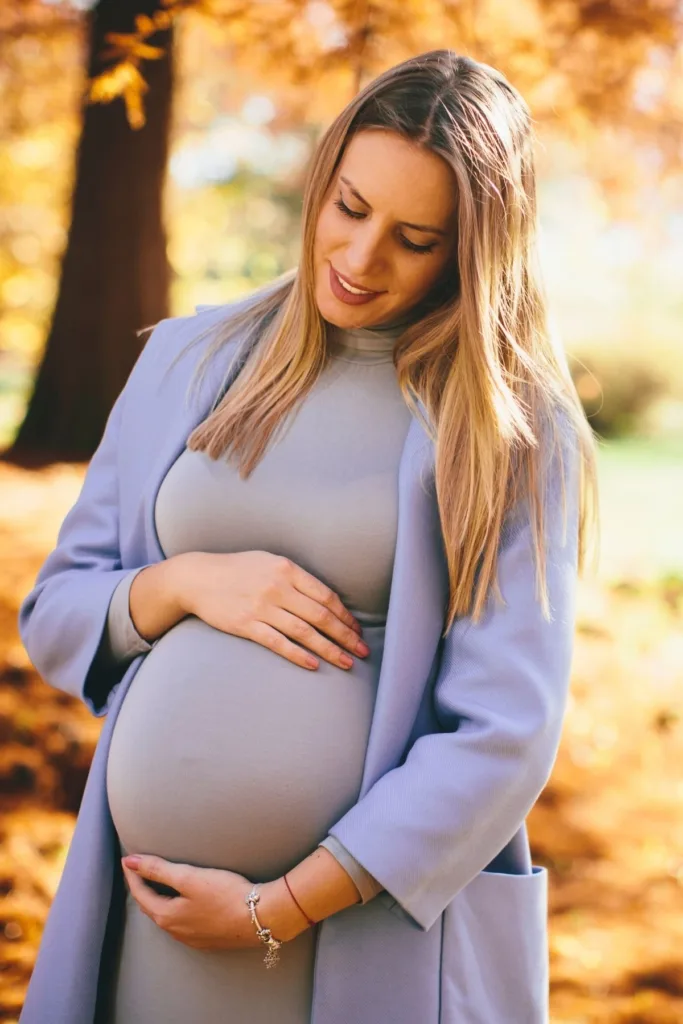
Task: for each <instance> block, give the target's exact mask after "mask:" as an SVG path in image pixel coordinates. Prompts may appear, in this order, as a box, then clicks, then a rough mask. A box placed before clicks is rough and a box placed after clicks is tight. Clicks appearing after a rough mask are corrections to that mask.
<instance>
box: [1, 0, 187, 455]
mask: <svg viewBox="0 0 683 1024" xmlns="http://www.w3.org/2000/svg"><path fill="white" fill-rule="evenodd" d="M158 6H159V4H158V0H100V2H99V3H98V5H97V6H96V8H95V9H94V11H93V13H92V15H91V16H90V17H91V22H90V57H89V73H90V75H93V74H96V73H97V71H98V70H100V69H101V65H100V63H99V58H98V54H99V53H100V52H101V50H102V49H103V47H104V45H106V44H105V43H104V34H105V33H106V32H112V31H117V32H128V31H131V30H132V29H133V25H134V21H133V19H134V16H135V15H136V14H151V13H153V12H154V11H155V10H156V9H157V8H158ZM149 42H150V43H152V44H154V45H159V46H162V47H163V48H164V49H165V50H166V55H165V56H164V57H163V58H162V59H160V60H157V61H150V62H148V63H146V64H145V67H144V74H145V78H146V81H147V82H148V84H149V86H150V88H149V91H148V92H147V93H146V94H145V98H144V103H145V114H146V119H147V123H146V124H145V126H144V127H143V128H141V129H138V130H133V129H132V128H130V127H129V125H128V122H127V120H126V112H125V106H124V103H123V100H122V99H116V100H115V101H114V102H112V103H107V104H96V105H92V106H86V107H85V109H84V114H83V130H82V134H81V138H80V144H79V147H78V153H77V158H76V174H75V186H74V192H73V209H72V219H71V227H70V231H69V238H68V243H67V248H66V253H65V255H64V259H63V262H62V268H61V280H60V288H59V296H58V299H57V303H56V306H55V310H54V315H53V320H52V325H51V329H50V332H49V336H48V339H47V344H46V347H45V353H44V356H43V360H42V363H41V366H40V369H39V371H38V375H37V378H36V382H35V386H34V391H33V395H32V397H31V400H30V402H29V406H28V411H27V413H26V418H25V419H24V422H23V423H22V425H21V427H20V429H19V433H18V435H17V437H16V440H15V441H14V444H13V445H12V447H11V448H10V450H9V451H8V453H7V454H6V456H5V458H7V459H9V460H11V461H13V462H20V463H23V464H32V465H35V464H41V463H42V464H44V463H47V462H53V461H80V460H86V459H89V458H90V456H91V455H92V453H93V452H94V450H95V448H96V447H97V445H98V443H99V440H100V438H101V436H102V432H103V430H104V425H105V422H106V419H107V416H108V414H109V411H110V409H111V407H112V405H113V403H114V400H115V399H116V397H117V395H118V393H119V392H120V390H121V388H122V387H123V385H124V384H125V382H126V379H127V377H128V374H129V373H130V370H131V368H132V366H133V364H134V362H135V360H136V358H137V356H138V354H139V352H140V350H141V348H142V345H143V344H144V338H138V337H137V335H136V331H137V330H139V329H140V328H141V327H145V326H147V325H149V324H153V323H155V322H156V321H157V320H160V319H162V318H163V317H165V316H168V301H169V280H170V269H169V265H168V259H167V254H166V233H165V229H164V225H163V219H162V211H163V185H164V178H165V173H166V165H167V158H168V148H169V135H170V123H171V102H172V85H173V54H172V32H171V31H169V32H163V33H158V34H157V35H156V36H154V37H152V38H150V40H149Z"/></svg>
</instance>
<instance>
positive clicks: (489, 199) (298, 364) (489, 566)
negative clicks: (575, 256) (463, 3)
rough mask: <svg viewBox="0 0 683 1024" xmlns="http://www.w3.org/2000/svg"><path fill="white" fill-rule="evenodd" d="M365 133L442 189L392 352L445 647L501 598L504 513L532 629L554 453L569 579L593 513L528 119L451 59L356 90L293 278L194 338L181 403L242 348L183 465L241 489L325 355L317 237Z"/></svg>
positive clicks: (318, 156) (328, 137) (316, 169)
mask: <svg viewBox="0 0 683 1024" xmlns="http://www.w3.org/2000/svg"><path fill="white" fill-rule="evenodd" d="M375 129H382V130H390V131H393V132H397V133H398V134H399V135H401V136H402V137H404V138H406V139H408V140H410V141H412V142H413V143H415V144H417V145H419V146H421V147H424V148H425V149H427V150H431V151H432V152H434V153H437V154H438V155H439V156H441V157H442V158H443V159H444V160H445V161H446V162H447V163H448V164H449V166H450V167H451V168H452V169H453V172H454V174H455V178H456V182H457V200H456V201H457V234H458V237H457V265H453V266H452V267H450V268H448V270H449V273H448V276H447V277H446V278H445V279H444V280H443V281H440V282H439V283H438V286H437V287H435V291H434V293H433V294H432V295H431V296H429V297H428V298H429V301H428V302H427V303H426V305H425V308H424V310H422V315H420V317H419V319H418V320H417V321H415V322H412V323H410V325H409V326H408V327H406V329H405V330H404V331H403V332H402V334H401V335H400V337H399V339H398V340H397V342H396V344H395V349H394V363H395V367H396V373H397V380H398V383H399V385H400V387H401V390H402V392H403V395H404V398H405V400H406V402H407V403H408V405H409V407H410V408H411V410H412V411H413V413H414V415H416V416H418V417H419V419H420V421H421V422H422V423H423V425H424V427H425V429H426V430H427V432H428V434H429V436H430V437H431V439H432V440H433V442H434V446H435V463H434V482H435V490H436V497H437V502H438V509H439V519H440V524H441V531H442V536H443V541H444V550H445V556H446V561H447V565H448V574H449V581H450V596H449V606H448V609H447V616H446V628H445V631H444V635H445V633H447V632H448V630H449V629H450V627H451V625H452V623H453V621H454V620H455V618H456V617H457V616H461V615H464V614H471V615H472V616H473V618H474V619H475V621H476V620H477V619H478V618H479V617H480V615H481V614H482V612H483V610H484V607H485V604H486V601H487V598H488V595H489V593H490V592H492V591H493V592H495V593H496V595H497V596H498V597H500V591H499V589H498V584H497V580H496V568H497V558H498V552H499V548H500V542H501V531H502V530H503V528H504V524H505V522H506V517H507V515H508V513H510V512H511V511H512V509H513V508H514V507H517V503H518V502H519V501H520V500H524V501H525V502H526V503H527V504H528V507H529V518H530V522H531V528H532V536H533V547H534V553H535V563H536V570H537V596H538V599H539V600H540V602H541V605H542V608H543V612H544V614H545V615H546V617H548V616H549V608H548V595H547V586H546V579H545V575H546V573H545V569H546V558H545V555H546V552H545V547H546V545H545V531H544V509H545V507H546V502H545V495H546V485H547V475H548V473H549V471H550V466H551V465H552V464H555V465H557V464H558V462H559V466H560V472H561V480H562V485H561V489H562V492H563V507H564V518H565V531H566V501H565V495H564V469H563V468H562V467H563V465H564V459H565V457H566V455H567V452H568V445H569V454H570V456H571V458H572V460H573V461H574V464H576V460H577V458H578V467H579V472H578V491H579V494H578V500H579V524H578V528H579V542H578V546H579V567H581V566H582V565H583V563H584V559H585V554H586V536H587V529H588V526H589V525H590V524H589V519H594V517H595V508H596V501H595V489H596V482H595V480H596V477H595V454H594V439H593V434H592V431H591V429H590V427H589V425H588V423H587V421H586V418H585V415H584V413H583V409H582V407H581V404H580V401H579V399H578V396H577V393H576V390H575V388H574V385H573V383H572V379H571V375H570V373H569V370H568V368H567V363H566V358H565V356H564V354H563V352H562V350H561V347H560V346H559V345H557V344H556V342H555V340H554V336H553V331H552V330H551V328H550V326H549V323H548V313H547V309H546V305H547V304H546V298H545V295H544V291H543V285H542V279H541V273H540V267H539V261H538V253H537V209H536V178H535V167H534V157H533V133H532V119H531V115H530V113H529V110H528V107H527V105H526V103H525V101H524V100H523V98H522V97H521V95H520V94H519V93H518V92H517V90H516V89H515V88H514V87H513V86H512V85H510V83H509V82H508V81H507V80H506V79H505V77H504V76H503V75H502V74H501V73H500V72H499V71H497V70H495V69H494V68H492V67H489V66H488V65H486V64H482V63H479V62H478V61H475V60H472V59H471V58H469V57H464V56H460V55H458V54H456V53H454V52H453V51H452V50H434V51H431V52H429V53H424V54H421V55H419V56H417V57H413V58H411V59H410V60H406V61H404V62H403V63H401V64H398V65H397V66H395V67H392V68H390V69H389V70H388V71H386V72H384V73H383V74H381V75H379V77H377V78H376V79H375V80H374V81H372V82H370V83H369V84H368V85H367V86H366V87H365V88H364V89H363V90H362V91H361V92H359V94H358V95H357V96H356V97H355V98H354V99H353V100H352V101H351V102H350V103H349V104H348V106H346V107H345V108H344V110H342V112H341V113H340V114H339V115H338V117H337V118H336V119H335V120H334V122H333V123H332V124H331V125H330V127H329V128H328V129H327V130H326V132H325V133H324V135H323V136H322V138H321V140H320V142H319V144H318V146H317V149H316V152H315V154H314V159H313V160H312V163H311V165H310V167H309V170H308V176H307V181H306V185H305V190H304V197H303V217H302V252H301V259H300V263H299V265H298V267H296V268H295V269H294V270H292V271H288V272H287V273H286V274H284V275H282V276H281V277H280V278H278V279H277V280H275V281H274V282H271V284H269V286H268V287H267V288H265V289H261V290H259V291H258V292H256V293H253V294H252V295H251V296H250V297H249V301H247V302H246V303H244V304H240V306H239V308H238V310H237V312H236V313H235V312H234V311H233V312H232V313H231V315H230V316H229V317H228V318H227V319H226V320H224V321H222V322H221V323H219V324H218V327H217V328H216V326H215V325H214V326H213V327H211V328H210V330H213V331H215V332H216V337H215V338H214V339H213V340H212V341H211V342H210V344H209V345H208V346H207V349H206V352H205V353H204V356H203V358H202V359H201V361H200V363H199V365H198V367H197V372H196V374H195V378H194V381H193V384H194V385H196V384H197V383H198V382H199V381H200V380H201V379H202V378H203V376H204V373H205V370H206V367H207V363H208V361H209V360H211V359H212V358H213V357H214V356H215V355H216V353H217V352H218V351H219V350H220V349H221V348H222V347H223V346H224V345H225V344H226V343H227V342H228V341H230V340H231V339H233V338H234V337H235V336H236V335H239V334H242V335H243V336H244V344H245V346H246V348H245V349H242V350H241V351H246V352H247V356H246V359H245V361H244V365H243V367H242V368H241V370H240V371H239V374H238V376H237V378H236V380H235V382H234V383H233V384H232V386H231V387H230V388H229V390H228V391H227V393H226V394H225V395H224V396H223V397H222V398H220V400H219V401H217V403H216V404H215V406H214V408H213V410H212V411H211V412H210V414H209V415H208V417H207V418H206V419H205V420H204V422H202V423H201V424H199V426H198V427H196V428H195V430H194V431H193V432H192V434H191V435H190V438H189V441H188V447H189V448H191V449H192V450H194V451H204V452H206V453H207V454H208V455H209V456H210V457H211V458H214V459H216V458H219V457H221V456H223V455H226V454H229V453H230V451H232V452H234V453H235V454H236V455H237V459H238V465H239V470H240V475H241V477H242V478H243V479H244V478H246V477H247V476H248V475H249V474H250V473H251V471H252V469H253V468H254V466H255V465H256V464H257V463H258V461H259V460H260V458H261V457H262V455H263V454H264V452H265V449H266V447H267V444H268V442H269V440H270V439H271V437H272V436H274V434H275V431H276V428H277V427H278V425H279V424H281V423H283V421H284V418H285V417H286V415H287V414H288V413H289V412H290V411H291V410H293V408H294V406H295V404H296V403H297V402H298V401H300V400H301V399H302V397H303V396H304V395H305V394H306V393H307V392H308V391H309V390H310V388H311V387H312V386H313V385H314V383H315V381H316V380H317V378H318V376H319V375H320V373H321V371H322V370H323V368H324V367H325V365H326V363H327V361H328V358H329V353H328V351H327V348H326V337H325V325H324V321H323V319H322V317H321V316H320V313H319V311H318V308H317V304H316V302H315V288H314V262H313V249H314V237H315V229H316V224H317V220H318V216H319V214H320V211H321V207H322V205H323V202H324V200H325V197H326V194H327V192H328V189H329V186H330V184H331V181H332V178H333V175H334V173H335V171H336V169H337V167H338V164H339V162H340V159H341V157H342V155H343V153H344V150H345V147H346V146H347V144H348V143H349V140H350V139H351V138H352V137H353V135H354V134H355V133H356V132H359V131H365V130H375ZM453 262H454V263H455V261H453ZM416 308H417V307H416ZM204 333H206V332H204ZM202 336H203V335H202ZM194 340H195V341H196V340H198V339H194ZM415 398H417V399H419V400H420V402H422V404H423V406H424V409H425V410H426V413H427V417H428V419H427V420H425V417H424V416H423V415H422V412H421V410H420V409H419V407H418V406H417V404H416V402H415V400H414V399H415Z"/></svg>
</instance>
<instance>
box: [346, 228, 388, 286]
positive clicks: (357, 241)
mask: <svg viewBox="0 0 683 1024" xmlns="http://www.w3.org/2000/svg"><path fill="white" fill-rule="evenodd" d="M382 263H383V257H382V239H381V236H380V235H379V233H378V232H377V231H373V230H372V227H371V225H369V224H368V225H366V224H364V225H363V226H362V227H361V226H358V227H357V228H356V230H355V231H354V232H353V235H352V237H351V240H350V242H349V244H348V246H347V248H346V270H347V273H348V275H349V277H352V278H353V279H354V280H357V281H365V282H366V283H368V282H369V281H370V280H372V278H373V276H375V275H376V274H377V272H378V270H381V269H382ZM368 286H369V284H368Z"/></svg>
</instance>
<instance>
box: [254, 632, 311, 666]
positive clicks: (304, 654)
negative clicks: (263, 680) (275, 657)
mask: <svg viewBox="0 0 683 1024" xmlns="http://www.w3.org/2000/svg"><path fill="white" fill-rule="evenodd" d="M245 636H246V637H248V639H249V640H253V641H254V642H255V643H257V644H261V646H262V647H267V648H268V649H269V650H271V651H273V652H274V653H275V654H279V655H280V656H281V657H282V658H286V659H287V661H291V662H292V663H293V664H294V665H300V666H301V667H302V668H307V669H315V668H317V667H318V661H317V659H316V658H314V656H313V655H312V654H311V652H310V651H305V650H304V649H303V647H297V645H296V644H293V643H292V641H291V640H288V639H287V637H286V636H285V635H284V633H280V631H279V630H277V629H274V628H273V627H272V626H269V625H268V623H267V622H261V621H260V620H256V621H254V622H251V623H250V624H249V631H248V632H247V633H245Z"/></svg>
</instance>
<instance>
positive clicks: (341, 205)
mask: <svg viewBox="0 0 683 1024" xmlns="http://www.w3.org/2000/svg"><path fill="white" fill-rule="evenodd" d="M334 205H335V206H336V207H338V208H339V209H340V210H341V212H342V213H345V214H346V216H347V217H356V218H358V217H364V216H365V214H364V213H358V212H357V211H356V210H350V209H349V208H348V206H347V205H346V203H345V202H344V200H343V199H342V197H341V196H339V199H335V201H334Z"/></svg>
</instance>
